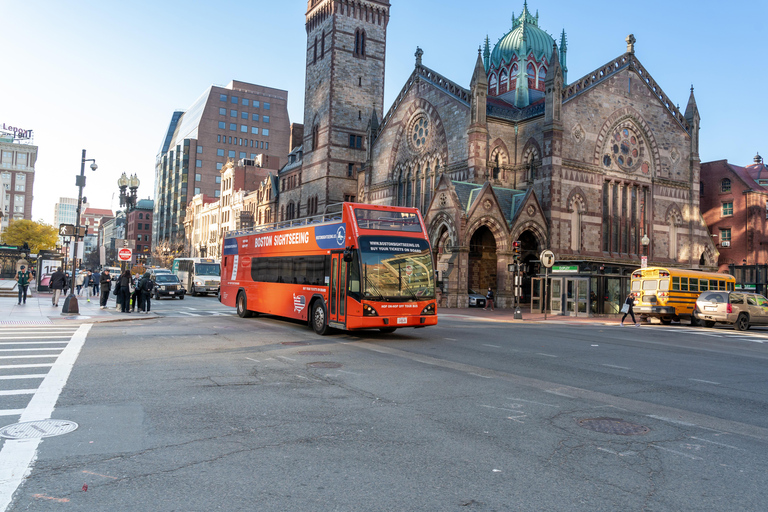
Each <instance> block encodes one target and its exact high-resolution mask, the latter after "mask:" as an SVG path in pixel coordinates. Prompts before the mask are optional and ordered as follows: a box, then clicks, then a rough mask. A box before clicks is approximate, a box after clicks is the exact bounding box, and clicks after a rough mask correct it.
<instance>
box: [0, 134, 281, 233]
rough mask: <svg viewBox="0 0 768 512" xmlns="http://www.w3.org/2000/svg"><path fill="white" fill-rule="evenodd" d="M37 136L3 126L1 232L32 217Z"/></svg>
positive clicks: (0, 175)
mask: <svg viewBox="0 0 768 512" xmlns="http://www.w3.org/2000/svg"><path fill="white" fill-rule="evenodd" d="M33 140H34V139H32V131H31V130H15V129H14V130H13V131H7V130H0V186H2V194H0V233H2V232H3V231H4V230H5V228H7V227H8V223H9V222H10V221H11V220H18V219H27V220H31V219H32V198H33V195H32V188H33V185H34V182H35V162H36V161H37V146H35V145H33V144H32V142H33ZM286 153H287V151H286Z"/></svg>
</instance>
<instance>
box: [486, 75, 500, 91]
mask: <svg viewBox="0 0 768 512" xmlns="http://www.w3.org/2000/svg"><path fill="white" fill-rule="evenodd" d="M498 85H499V83H498V80H497V79H496V73H492V74H491V79H490V80H488V89H489V90H490V92H491V94H498V92H497V89H496V87H497V86H498Z"/></svg>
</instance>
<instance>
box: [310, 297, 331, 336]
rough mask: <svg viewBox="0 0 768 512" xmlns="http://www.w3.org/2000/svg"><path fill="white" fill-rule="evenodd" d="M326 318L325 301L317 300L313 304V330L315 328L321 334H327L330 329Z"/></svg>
mask: <svg viewBox="0 0 768 512" xmlns="http://www.w3.org/2000/svg"><path fill="white" fill-rule="evenodd" d="M326 318H327V317H326V315H325V306H324V305H323V301H321V300H317V301H315V303H314V304H313V306H312V320H311V321H312V330H314V331H315V332H316V333H317V334H319V335H320V336H325V335H326V334H328V331H329V330H330V327H328V321H327V320H326Z"/></svg>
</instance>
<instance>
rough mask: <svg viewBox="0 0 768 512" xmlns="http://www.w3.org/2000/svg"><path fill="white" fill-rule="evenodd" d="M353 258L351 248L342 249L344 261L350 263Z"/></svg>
mask: <svg viewBox="0 0 768 512" xmlns="http://www.w3.org/2000/svg"><path fill="white" fill-rule="evenodd" d="M353 258H354V253H353V252H352V248H350V247H347V248H346V249H344V261H346V262H347V263H351V262H352V259H353Z"/></svg>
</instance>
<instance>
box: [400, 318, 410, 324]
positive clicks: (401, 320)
mask: <svg viewBox="0 0 768 512" xmlns="http://www.w3.org/2000/svg"><path fill="white" fill-rule="evenodd" d="M397 323H398V324H407V323H408V319H407V318H398V319H397Z"/></svg>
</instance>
